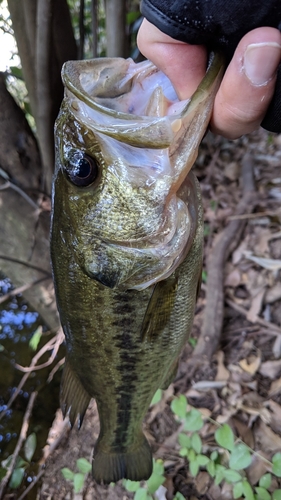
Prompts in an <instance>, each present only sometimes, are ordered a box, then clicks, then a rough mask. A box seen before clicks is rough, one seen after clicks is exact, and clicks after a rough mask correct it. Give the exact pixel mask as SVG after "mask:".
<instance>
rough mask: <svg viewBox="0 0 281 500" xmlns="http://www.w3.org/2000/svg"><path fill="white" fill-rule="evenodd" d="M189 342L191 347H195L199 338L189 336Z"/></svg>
mask: <svg viewBox="0 0 281 500" xmlns="http://www.w3.org/2000/svg"><path fill="white" fill-rule="evenodd" d="M188 342H189V344H190V345H191V347H193V349H194V347H195V346H196V344H197V339H194V338H193V337H189V339H188Z"/></svg>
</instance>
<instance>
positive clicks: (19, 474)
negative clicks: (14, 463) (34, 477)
mask: <svg viewBox="0 0 281 500" xmlns="http://www.w3.org/2000/svg"><path fill="white" fill-rule="evenodd" d="M24 471H25V468H24V467H19V468H18V469H15V470H14V471H13V474H12V476H11V479H10V482H9V487H10V488H18V487H19V486H20V484H21V482H22V479H23V476H24Z"/></svg>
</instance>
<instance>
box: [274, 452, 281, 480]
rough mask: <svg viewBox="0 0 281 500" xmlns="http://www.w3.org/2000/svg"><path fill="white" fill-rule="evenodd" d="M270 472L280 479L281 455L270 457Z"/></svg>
mask: <svg viewBox="0 0 281 500" xmlns="http://www.w3.org/2000/svg"><path fill="white" fill-rule="evenodd" d="M272 464H273V466H272V472H273V474H275V476H277V477H281V453H280V452H278V453H275V455H273V457H272Z"/></svg>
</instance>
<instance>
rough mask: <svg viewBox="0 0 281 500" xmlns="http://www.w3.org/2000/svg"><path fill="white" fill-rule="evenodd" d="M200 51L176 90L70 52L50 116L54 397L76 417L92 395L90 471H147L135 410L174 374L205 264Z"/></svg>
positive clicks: (214, 64) (214, 72) (134, 474)
mask: <svg viewBox="0 0 281 500" xmlns="http://www.w3.org/2000/svg"><path fill="white" fill-rule="evenodd" d="M222 72H223V61H222V58H221V56H220V55H219V54H211V55H210V59H209V64H208V68H207V70H206V75H205V77H204V78H203V80H202V82H201V83H200V85H199V87H198V88H197V90H196V91H195V93H194V94H193V95H192V96H191V98H190V99H188V100H186V101H179V99H178V97H177V95H176V92H175V90H174V88H173V86H172V84H171V82H170V81H169V80H168V78H167V77H166V76H165V75H164V74H163V73H161V72H160V71H159V70H158V69H157V68H156V67H155V66H154V65H153V64H152V63H151V62H150V61H144V62H141V63H135V62H134V61H133V60H131V59H122V58H100V59H93V60H85V61H68V62H67V63H65V64H64V66H63V69H62V79H63V82H64V86H65V96H64V100H63V102H62V106H61V110H60V113H59V116H58V118H57V121H56V125H55V149H56V166H55V173H54V180H53V195H52V217H51V261H52V269H53V277H54V285H55V292H56V300H57V306H58V311H59V316H60V321H61V324H62V327H63V330H64V334H65V339H66V363H65V366H64V371H63V375H62V381H61V394H60V401H61V408H62V412H63V415H64V416H68V417H69V420H70V423H71V425H72V426H73V425H74V424H75V422H76V421H77V425H78V427H80V426H81V424H82V421H83V417H84V415H85V412H86V409H87V407H88V405H89V402H90V400H91V399H92V398H94V399H95V400H96V404H97V408H98V413H99V419H100V433H99V436H98V439H97V442H96V444H95V446H94V455H93V464H92V474H93V478H94V480H96V481H97V482H98V483H103V484H108V483H111V482H116V481H118V480H119V479H122V478H126V479H130V480H133V481H139V480H143V479H148V478H149V477H150V475H151V473H152V464H153V461H152V460H153V459H152V451H151V447H150V445H149V443H148V440H147V438H146V437H145V435H144V432H143V428H142V426H143V420H144V417H145V415H146V413H147V411H148V408H149V406H150V403H151V400H152V397H153V395H154V394H155V392H156V390H157V389H158V388H162V389H165V388H167V387H168V386H169V384H170V383H171V382H172V380H173V379H174V377H175V375H176V371H177V365H178V359H179V356H180V353H181V350H182V348H183V346H184V345H185V343H186V341H187V339H188V337H189V334H190V331H191V328H192V323H193V316H194V309H195V303H196V297H197V294H198V288H199V286H200V277H201V269H202V243H203V210H202V202H201V194H200V188H199V184H198V181H197V179H196V178H195V175H194V174H193V172H192V171H191V167H192V165H193V164H194V162H195V160H196V157H197V154H198V147H199V145H200V142H201V140H202V138H203V136H204V134H205V132H206V129H207V127H208V123H209V120H210V116H211V113H212V108H213V101H214V98H215V95H216V92H217V89H218V86H219V83H220V80H221V77H222Z"/></svg>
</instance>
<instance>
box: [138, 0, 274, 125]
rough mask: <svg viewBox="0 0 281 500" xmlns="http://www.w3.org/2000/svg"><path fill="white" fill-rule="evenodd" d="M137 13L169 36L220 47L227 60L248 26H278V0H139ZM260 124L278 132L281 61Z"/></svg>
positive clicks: (212, 48) (251, 27) (183, 40)
mask: <svg viewBox="0 0 281 500" xmlns="http://www.w3.org/2000/svg"><path fill="white" fill-rule="evenodd" d="M141 12H142V14H143V15H144V16H145V17H146V18H147V20H148V21H149V22H151V23H152V24H154V25H155V26H156V27H157V28H159V29H160V30H161V31H163V32H164V33H166V34H167V35H169V36H170V37H172V38H175V39H176V40H181V41H182V42H186V43H191V44H196V45H206V46H207V47H208V49H210V50H220V51H222V52H223V53H224V54H225V56H226V58H227V60H228V61H230V59H231V58H232V55H233V53H234V51H235V49H236V46H237V45H238V43H239V41H240V40H241V38H242V37H243V36H244V35H245V34H246V33H248V32H249V31H251V30H252V29H254V28H258V27H262V26H272V27H273V28H278V29H281V0H185V1H182V0H142V1H141ZM262 126H263V127H264V128H266V129H267V130H270V131H271V132H278V133H280V132H281V64H280V65H279V69H278V74H277V82H276V86H275V93H274V96H273V99H272V101H271V104H270V106H269V108H268V111H267V114H266V116H265V118H264V120H263V122H262Z"/></svg>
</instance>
